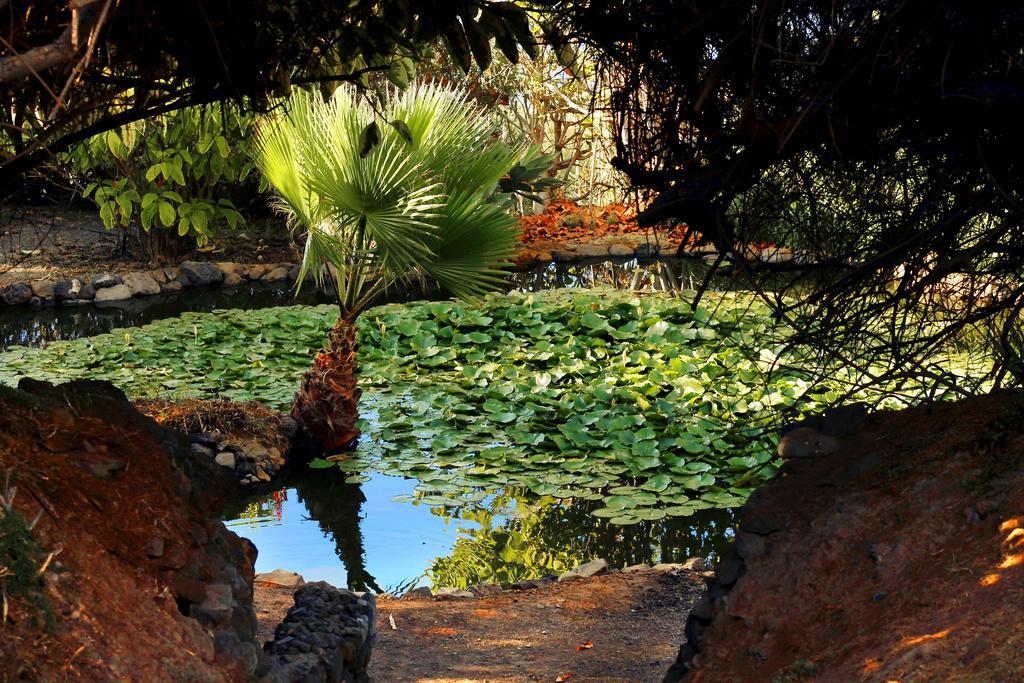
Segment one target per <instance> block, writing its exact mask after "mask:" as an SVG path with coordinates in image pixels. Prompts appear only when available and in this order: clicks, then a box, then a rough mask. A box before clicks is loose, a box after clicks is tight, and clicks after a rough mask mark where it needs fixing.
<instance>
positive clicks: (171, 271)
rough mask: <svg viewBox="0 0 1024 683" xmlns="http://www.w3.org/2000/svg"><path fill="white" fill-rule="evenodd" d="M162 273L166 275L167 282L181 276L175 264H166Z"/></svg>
mask: <svg viewBox="0 0 1024 683" xmlns="http://www.w3.org/2000/svg"><path fill="white" fill-rule="evenodd" d="M164 275H165V276H166V277H167V282H170V281H171V280H177V279H178V278H180V277H181V268H178V267H177V266H168V267H167V268H164Z"/></svg>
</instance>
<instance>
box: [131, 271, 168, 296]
mask: <svg viewBox="0 0 1024 683" xmlns="http://www.w3.org/2000/svg"><path fill="white" fill-rule="evenodd" d="M122 284H124V286H126V287H127V288H128V289H130V290H132V294H133V295H134V296H152V295H154V294H159V293H160V283H159V282H157V281H156V280H154V279H153V278H152V277H150V276H149V274H148V273H128V274H127V275H125V276H124V282H123V283H122Z"/></svg>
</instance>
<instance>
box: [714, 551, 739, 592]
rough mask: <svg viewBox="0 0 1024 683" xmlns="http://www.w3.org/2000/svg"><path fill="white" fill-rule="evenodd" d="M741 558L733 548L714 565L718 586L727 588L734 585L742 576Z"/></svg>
mask: <svg viewBox="0 0 1024 683" xmlns="http://www.w3.org/2000/svg"><path fill="white" fill-rule="evenodd" d="M743 571H744V565H743V558H741V557H740V556H739V554H738V553H737V552H736V549H735V547H734V548H732V549H730V550H729V551H728V552H726V553H725V555H724V556H723V557H722V559H720V560H719V561H718V564H716V565H715V578H716V579H717V580H718V582H719V583H720V584H722V585H723V586H725V587H726V588H728V587H729V586H731V585H733V584H734V583H736V581H737V580H739V578H740V576H742V575H743Z"/></svg>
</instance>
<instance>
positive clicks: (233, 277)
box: [220, 273, 244, 287]
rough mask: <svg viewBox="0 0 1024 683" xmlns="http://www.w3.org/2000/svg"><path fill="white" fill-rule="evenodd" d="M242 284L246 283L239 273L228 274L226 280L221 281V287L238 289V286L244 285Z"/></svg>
mask: <svg viewBox="0 0 1024 683" xmlns="http://www.w3.org/2000/svg"><path fill="white" fill-rule="evenodd" d="M242 282H244V279H243V278H242V276H241V275H239V274H238V273H228V274H227V275H225V276H224V279H223V280H222V281H221V283H220V286H221V287H237V286H238V285H240V284H242Z"/></svg>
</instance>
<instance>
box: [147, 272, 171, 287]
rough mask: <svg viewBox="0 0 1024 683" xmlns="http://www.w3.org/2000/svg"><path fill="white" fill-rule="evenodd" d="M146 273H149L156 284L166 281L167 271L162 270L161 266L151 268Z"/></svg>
mask: <svg viewBox="0 0 1024 683" xmlns="http://www.w3.org/2000/svg"><path fill="white" fill-rule="evenodd" d="M146 274H147V275H149V276H150V277H151V278H153V279H154V280H156V281H157V283H158V284H161V285H162V284H163V283H165V282H167V273H165V272H164V270H163V268H157V269H156V270H151V271H149V272H148V273H146Z"/></svg>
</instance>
